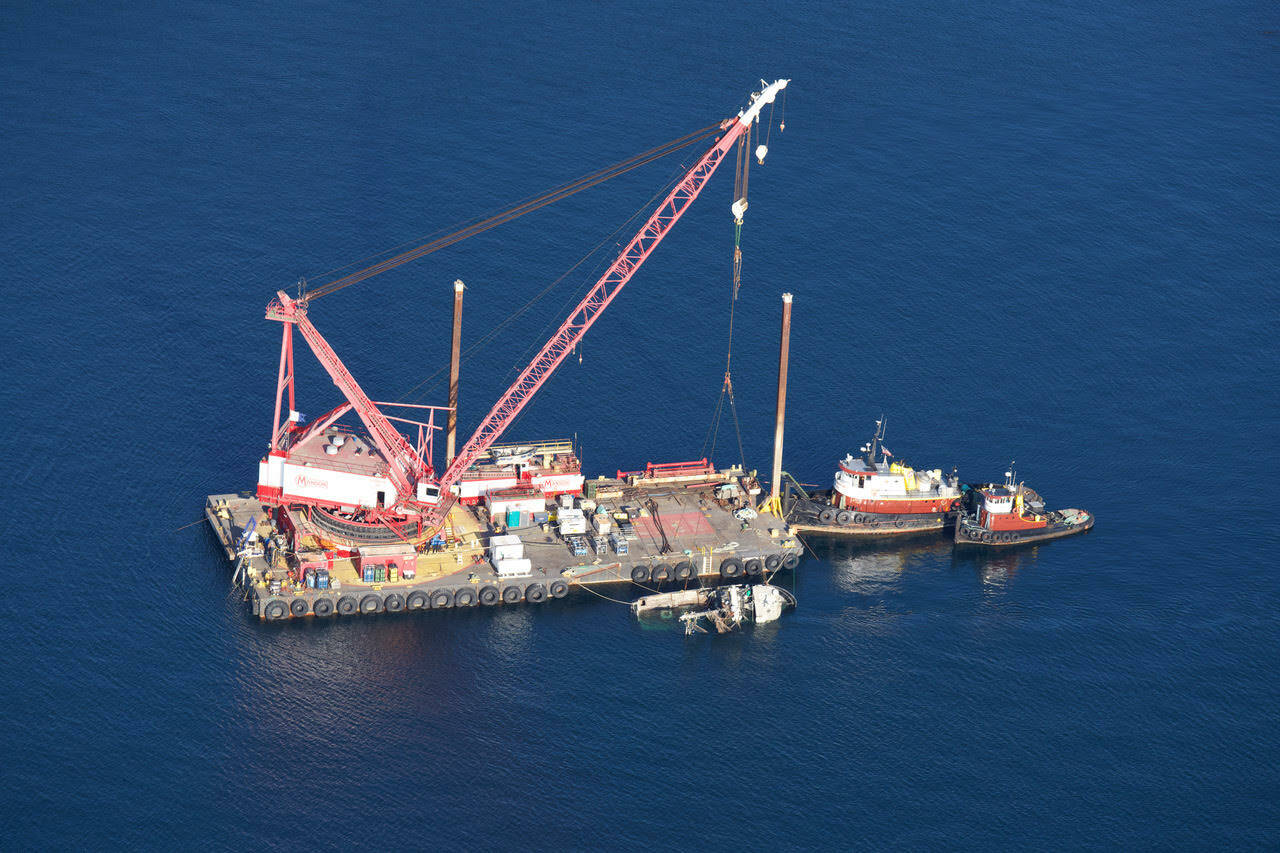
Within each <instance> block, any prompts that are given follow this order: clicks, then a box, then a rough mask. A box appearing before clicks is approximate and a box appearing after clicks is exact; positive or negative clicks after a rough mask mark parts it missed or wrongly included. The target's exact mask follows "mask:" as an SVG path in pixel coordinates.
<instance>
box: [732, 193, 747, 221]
mask: <svg viewBox="0 0 1280 853" xmlns="http://www.w3.org/2000/svg"><path fill="white" fill-rule="evenodd" d="M729 209H730V210H731V211H733V218H734V219H737V220H739V221H741V219H742V214H744V213H746V212H747V200H746V199H745V198H740V199H738V200H737V201H735V202H734V203H733V204H732V205H730V206H729Z"/></svg>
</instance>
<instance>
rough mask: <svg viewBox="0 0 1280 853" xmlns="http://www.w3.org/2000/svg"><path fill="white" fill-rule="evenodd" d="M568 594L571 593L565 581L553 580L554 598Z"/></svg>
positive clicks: (552, 593)
mask: <svg viewBox="0 0 1280 853" xmlns="http://www.w3.org/2000/svg"><path fill="white" fill-rule="evenodd" d="M568 594H569V585H568V584H567V583H565V582H564V581H552V582H551V597H552V598H564V597H565V596H566V595H568Z"/></svg>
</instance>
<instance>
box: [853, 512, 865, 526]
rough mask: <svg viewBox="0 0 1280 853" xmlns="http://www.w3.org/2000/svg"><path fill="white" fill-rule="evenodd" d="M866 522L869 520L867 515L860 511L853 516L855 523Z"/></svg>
mask: <svg viewBox="0 0 1280 853" xmlns="http://www.w3.org/2000/svg"><path fill="white" fill-rule="evenodd" d="M866 522H867V517H866V516H865V515H863V514H862V513H858V514H857V515H855V516H854V517H853V523H854V524H866Z"/></svg>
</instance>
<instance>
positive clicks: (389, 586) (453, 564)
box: [205, 481, 803, 621]
mask: <svg viewBox="0 0 1280 853" xmlns="http://www.w3.org/2000/svg"><path fill="white" fill-rule="evenodd" d="M722 482H723V481H722ZM722 482H721V483H719V484H718V483H705V484H692V485H691V484H684V483H652V484H644V483H641V484H631V485H625V486H623V487H621V488H619V489H618V490H617V496H616V497H612V498H604V497H602V498H600V499H598V500H595V501H594V503H595V505H596V507H599V508H600V509H601V510H603V511H605V512H609V513H614V512H617V513H619V514H621V513H623V512H631V513H632V514H633V516H632V517H631V518H630V519H629V522H630V523H629V524H628V525H626V526H625V527H624V529H625V530H626V536H625V543H626V545H625V551H626V553H625V554H619V553H617V552H616V548H615V547H613V546H611V545H609V544H606V545H605V546H603V547H600V549H599V551H597V550H596V549H595V547H589V548H588V549H587V551H586V554H585V555H579V556H575V555H574V554H573V553H572V550H571V547H570V543H569V541H568V540H567V539H566V538H565V537H562V536H561V535H560V534H559V533H558V532H557V530H556V527H555V525H554V524H545V525H533V526H527V527H523V528H517V529H510V530H505V529H501V527H502V526H501V524H500V523H492V522H491V521H490V519H489V518H488V517H487V513H486V511H485V510H484V509H483V508H482V507H476V506H466V505H464V504H462V503H461V502H459V503H456V504H454V506H453V507H452V508H451V510H450V513H449V525H450V527H451V529H452V532H453V536H452V537H451V540H450V543H449V544H448V545H446V546H444V547H440V548H438V549H435V550H424V551H423V552H422V553H420V554H419V555H418V557H417V560H416V572H415V576H414V577H412V578H408V579H405V578H403V577H398V578H397V579H396V580H385V581H381V582H374V583H369V582H367V581H366V580H365V579H364V578H363V577H362V574H361V572H360V571H359V568H358V565H357V558H342V557H335V558H333V559H332V560H331V561H330V563H329V564H328V569H327V571H328V578H329V588H328V589H318V588H313V587H311V586H309V585H307V584H305V583H302V582H299V580H298V573H297V571H296V567H295V571H294V572H292V573H291V572H290V568H291V564H293V563H295V562H296V557H295V555H294V553H293V552H292V551H291V550H290V549H289V548H288V547H279V546H278V545H277V546H276V547H272V543H273V540H276V539H277V536H276V534H278V533H279V531H277V530H276V529H275V523H274V521H273V520H272V515H271V513H270V508H269V507H268V506H266V505H265V504H263V503H262V502H261V501H259V500H258V499H257V498H256V497H254V496H253V495H252V494H251V493H243V494H222V495H210V496H209V497H208V499H207V501H206V504H205V515H206V517H207V519H208V521H209V525H210V527H211V529H212V530H213V533H214V535H215V536H216V537H217V539H218V541H219V542H220V543H221V545H222V548H223V550H224V552H225V553H226V555H227V558H228V560H230V561H231V562H232V563H234V564H235V565H236V573H235V579H234V582H235V583H236V584H237V585H238V586H239V587H240V588H241V589H242V590H243V591H244V595H245V599H246V600H247V601H248V602H249V604H250V606H251V608H252V612H253V615H255V616H257V617H259V618H260V619H264V620H270V621H276V620H285V619H290V618H301V617H307V616H318V617H327V616H334V615H341V616H350V615H355V614H362V615H372V614H375V613H385V612H398V611H401V610H442V609H447V608H452V607H473V606H484V605H490V606H492V605H499V606H500V605H515V604H520V603H530V604H537V603H541V602H543V601H547V600H549V599H551V598H562V597H564V596H565V595H567V594H568V593H569V591H570V590H572V589H574V588H579V587H580V588H587V587H595V586H606V585H614V584H628V585H631V586H633V587H634V589H635V590H636V591H637V592H652V591H654V590H655V589H658V588H659V587H665V588H668V589H680V588H693V587H696V586H699V585H706V584H710V583H718V582H720V581H721V580H722V579H723V580H726V581H734V580H739V581H741V580H742V579H746V578H752V579H754V578H757V577H761V576H765V575H769V574H771V573H773V572H775V571H777V570H778V569H780V568H794V567H795V566H797V565H798V564H799V562H800V556H801V553H802V548H803V546H802V545H801V544H800V542H799V540H797V539H796V537H795V531H794V530H791V529H789V528H788V527H787V525H786V523H785V522H783V521H782V520H780V519H778V518H777V517H775V516H773V515H771V514H769V513H767V512H759V513H756V512H755V511H754V510H746V511H744V510H743V508H742V507H741V506H738V505H736V504H734V503H730V502H727V501H724V500H721V499H720V498H718V497H717V493H718V489H717V487H718V485H722ZM601 494H602V495H603V494H605V492H604V491H603V490H601ZM251 527H252V528H253V529H254V530H255V532H256V533H257V535H256V536H251V537H249V541H247V542H245V543H244V544H243V545H242V544H241V543H242V540H243V539H245V531H246V530H248V529H250V528H251ZM500 529H501V534H502V535H508V536H510V535H514V536H516V537H518V538H519V542H520V546H521V547H522V549H523V553H524V558H526V559H527V560H528V562H529V568H528V571H527V573H522V574H520V575H511V574H510V573H509V572H507V573H504V574H502V575H500V574H499V572H498V569H497V566H496V561H495V560H493V559H491V557H492V554H491V551H492V549H491V547H490V540H492V539H493V538H494V537H495V536H498V535H499V532H500ZM587 538H588V539H590V538H591V537H587ZM606 541H607V540H606ZM597 545H599V543H597Z"/></svg>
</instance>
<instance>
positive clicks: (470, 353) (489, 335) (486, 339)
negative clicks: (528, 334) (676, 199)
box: [397, 167, 683, 424]
mask: <svg viewBox="0 0 1280 853" xmlns="http://www.w3.org/2000/svg"><path fill="white" fill-rule="evenodd" d="M682 168H683V167H682ZM674 180H675V179H672V180H669V181H667V183H666V184H665V185H664V186H663V187H662V189H659V190H658V191H657V192H656V193H654V194H653V195H652V196H650V197H649V200H648V201H646V202H645V203H644V204H642V205H641V206H640V207H639V208H637V209H636V211H635V212H633V213H632V214H631V216H630V217H628V218H627V220H626V221H625V222H623V223H622V224H621V225H619V226H618V227H617V228H615V229H613V231H612V232H611V233H609V234H608V235H607V236H605V238H604V239H603V240H601V241H600V242H599V243H597V244H596V245H595V246H594V247H592V249H591V250H590V251H589V252H587V253H586V254H585V255H583V256H582V257H581V258H579V259H578V260H577V262H575V263H574V264H573V266H571V267H569V269H567V270H566V271H565V272H564V274H562V275H561V276H560V277H559V278H557V279H556V280H555V281H553V282H551V284H549V285H547V286H546V287H544V288H543V289H542V290H541V291H539V292H538V293H537V295H535V296H534V297H533V298H532V299H530V300H529V301H528V302H526V303H525V304H524V305H523V306H521V307H520V308H519V309H517V310H516V311H515V312H513V313H512V314H510V315H509V316H508V317H507V318H506V319H505V320H503V321H502V322H501V323H499V324H498V325H497V326H495V327H494V328H492V329H490V330H489V331H488V332H486V333H485V334H484V335H483V336H482V337H481V338H480V339H479V340H477V341H476V342H475V343H473V344H472V345H471V346H469V347H467V348H466V350H464V351H463V353H462V356H461V358H459V360H458V363H459V365H463V364H466V363H467V362H469V361H470V360H471V359H472V358H474V357H475V355H476V354H477V353H478V352H479V351H480V350H481V349H483V348H484V347H485V346H486V345H487V344H488V343H490V342H491V341H492V340H493V339H494V338H495V337H496V336H497V335H498V334H499V333H500V332H502V330H503V329H505V328H506V327H507V326H509V325H511V324H512V323H514V322H515V321H516V320H518V319H519V318H520V317H522V316H523V315H524V314H525V313H526V312H528V311H529V309H531V308H532V307H533V306H534V305H535V304H536V303H537V302H538V301H539V300H541V299H542V298H543V297H544V296H546V295H547V294H548V293H550V292H551V291H552V290H554V289H555V288H556V287H558V286H559V285H560V284H561V283H562V282H564V280H565V279H567V278H568V277H569V276H570V275H572V274H573V272H574V271H575V270H577V269H578V267H580V266H582V265H583V264H584V263H586V262H587V261H588V260H590V259H591V258H592V257H593V256H594V255H596V253H598V252H599V251H600V250H601V249H602V248H604V246H605V244H607V243H609V242H610V241H614V240H615V238H616V237H617V236H618V232H620V231H622V230H623V229H624V228H626V227H627V226H628V225H629V224H631V223H632V222H634V221H635V220H636V217H638V216H639V215H640V214H641V213H643V212H644V211H645V210H647V209H648V208H649V206H650V205H651V204H653V202H654V199H656V198H657V197H658V196H660V195H661V194H662V193H664V192H666V191H668V190H669V189H670V187H671V185H672V184H673V183H674ZM598 268H599V264H597V269H598ZM585 289H586V283H585V282H584V283H583V284H581V285H579V287H578V289H577V290H576V291H574V293H573V294H571V296H570V298H569V299H566V300H565V302H564V304H563V306H562V308H563V307H564V306H567V305H568V304H569V302H570V301H571V300H572V299H573V297H575V296H579V294H581V293H582V292H583V291H584V290H585ZM579 301H581V297H580V296H579ZM563 313H564V312H563V310H562V311H561V312H560V314H563ZM558 316H559V314H553V315H552V317H553V318H555V317H558ZM551 322H554V319H553V320H552V321H550V322H548V323H547V324H546V325H544V326H543V327H542V329H541V330H540V335H541V334H545V332H546V330H547V329H549V328H550V327H551ZM537 340H538V338H534V341H535V342H536V341H537ZM534 346H535V344H530V345H529V346H528V347H526V348H525V350H524V352H523V354H522V356H527V355H528V354H529V352H530V351H531V350H532V349H533V347H534ZM518 368H519V364H518V363H517V364H516V365H515V366H513V367H512V368H511V369H510V370H509V371H508V372H507V374H506V376H505V377H504V378H509V377H510V376H511V375H512V374H513V373H514V372H515V371H516V370H517V369H518ZM447 370H448V367H447V366H446V367H442V368H440V369H439V370H437V371H436V372H435V373H432V374H431V375H430V376H428V377H427V378H426V379H423V380H422V381H421V382H419V383H418V384H417V385H415V386H414V387H413V388H410V389H409V390H408V391H406V392H404V393H403V394H401V395H400V397H399V398H398V399H397V402H400V401H403V400H404V399H405V398H406V397H408V396H409V395H410V394H414V393H418V390H419V389H420V388H422V386H424V385H426V384H427V383H428V382H432V380H435V382H434V383H433V384H432V385H430V386H429V387H427V388H426V389H425V390H422V391H421V392H420V393H418V397H417V399H423V398H424V397H426V395H427V394H430V393H431V392H432V391H434V390H435V389H436V387H438V386H439V385H440V382H441V381H443V377H442V376H441V374H443V373H445V371H447ZM522 414H523V413H522ZM517 419H518V418H517ZM514 423H515V421H512V424H514Z"/></svg>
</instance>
